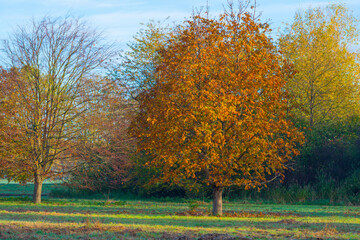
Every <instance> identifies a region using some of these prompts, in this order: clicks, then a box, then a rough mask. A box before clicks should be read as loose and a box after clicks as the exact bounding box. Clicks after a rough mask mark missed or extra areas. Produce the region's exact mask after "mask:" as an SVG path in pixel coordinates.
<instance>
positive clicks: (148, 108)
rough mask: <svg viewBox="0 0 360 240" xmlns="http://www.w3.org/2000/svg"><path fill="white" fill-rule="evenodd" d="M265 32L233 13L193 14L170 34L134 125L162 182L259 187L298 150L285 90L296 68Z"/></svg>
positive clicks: (250, 18) (246, 15)
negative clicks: (284, 57)
mask: <svg viewBox="0 0 360 240" xmlns="http://www.w3.org/2000/svg"><path fill="white" fill-rule="evenodd" d="M268 32H269V28H268V25H267V24H263V23H260V22H259V21H258V20H256V19H255V18H254V17H253V16H252V15H251V14H249V13H238V14H234V13H233V12H232V13H229V14H228V13H225V14H223V15H221V16H220V17H219V18H218V19H210V18H208V17H203V16H202V15H195V16H193V17H192V19H191V20H188V21H186V22H185V24H184V25H182V26H180V27H179V28H178V29H177V30H175V31H174V32H173V33H172V35H171V37H170V39H169V40H168V44H166V46H167V47H166V48H164V49H162V50H160V58H161V59H162V60H161V62H160V63H159V65H158V66H157V70H156V84H155V85H154V86H153V87H152V88H151V89H149V90H147V91H144V92H143V93H142V94H141V95H140V97H139V104H140V109H141V111H140V113H139V116H138V118H137V121H136V123H135V124H134V128H133V132H134V133H135V134H136V135H137V137H139V151H145V152H147V153H148V154H149V155H151V156H152V160H151V161H150V162H149V163H148V164H149V165H152V166H156V167H158V168H160V169H162V171H163V174H162V178H161V180H162V181H168V182H173V183H178V184H180V183H184V180H186V179H194V180H196V181H199V182H202V183H205V184H207V185H210V186H213V187H214V188H222V187H227V186H231V185H238V186H245V187H246V188H250V187H258V186H260V185H262V184H264V183H266V182H267V180H268V178H269V177H274V176H282V174H283V171H284V169H285V168H286V163H287V162H288V161H289V160H290V159H291V158H292V157H293V156H294V155H297V154H298V153H299V152H298V150H297V149H296V146H297V145H298V144H299V143H302V141H303V135H302V133H300V132H299V131H298V130H297V129H296V128H295V127H294V126H293V124H292V123H291V122H290V121H289V120H288V119H287V112H288V111H287V99H288V95H287V93H286V92H285V91H284V86H285V79H286V78H289V77H291V75H292V70H291V68H290V66H289V65H288V64H287V63H286V62H285V61H284V60H283V59H282V58H281V57H280V55H279V53H278V52H277V50H276V48H275V46H274V45H273V43H272V42H271V39H270V38H268V37H267V35H266V34H267V33H268Z"/></svg>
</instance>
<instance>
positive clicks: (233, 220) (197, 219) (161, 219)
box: [0, 210, 360, 229]
mask: <svg viewBox="0 0 360 240" xmlns="http://www.w3.org/2000/svg"><path fill="white" fill-rule="evenodd" d="M14 218H21V219H34V220H37V219H40V220H48V221H60V222H69V221H70V222H76V221H83V220H84V219H87V218H92V219H97V220H101V221H103V222H106V223H110V222H113V221H120V222H121V221H134V220H136V221H139V222H145V221H152V222H153V223H154V224H161V225H166V224H168V223H171V224H176V225H178V226H179V225H182V226H188V225H193V224H197V223H198V224H202V225H204V224H205V225H237V224H256V223H270V224H281V225H284V224H285V225H297V224H316V223H331V224H335V225H339V224H348V226H350V225H349V224H351V225H353V227H358V228H359V229H360V218H353V217H331V218H325V217H292V216H276V217H275V218H274V217H273V216H268V217H266V216H265V217H222V218H219V217H210V216H209V217H204V216H176V215H172V216H169V215H145V214H101V213H91V214H90V213H86V214H85V213H59V212H42V211H25V212H18V211H7V210H0V219H2V220H6V219H9V220H11V219H14Z"/></svg>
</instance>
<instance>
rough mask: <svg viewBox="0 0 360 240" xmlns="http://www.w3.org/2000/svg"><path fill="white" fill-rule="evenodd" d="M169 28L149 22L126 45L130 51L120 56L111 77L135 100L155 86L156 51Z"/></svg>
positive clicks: (162, 42)
mask: <svg viewBox="0 0 360 240" xmlns="http://www.w3.org/2000/svg"><path fill="white" fill-rule="evenodd" d="M170 31H171V27H169V26H168V25H166V24H165V23H164V22H154V21H149V22H148V23H146V24H144V28H143V29H141V30H140V31H139V32H137V33H136V35H135V36H134V39H133V41H132V42H130V43H129V44H128V47H129V48H130V50H128V51H127V52H125V53H124V54H122V55H121V56H120V60H121V62H120V64H119V65H117V66H115V71H114V75H113V77H114V78H115V79H117V80H118V82H119V83H120V85H121V86H122V87H124V88H125V89H126V90H127V92H126V93H127V94H128V95H129V96H130V97H131V98H133V99H136V97H137V95H138V94H139V93H140V92H141V91H144V90H146V89H149V88H150V87H151V86H153V85H154V84H155V70H156V69H155V68H156V64H157V62H158V61H159V60H160V56H159V54H158V50H159V49H160V48H162V47H164V45H165V44H166V39H167V37H168V36H169V33H170Z"/></svg>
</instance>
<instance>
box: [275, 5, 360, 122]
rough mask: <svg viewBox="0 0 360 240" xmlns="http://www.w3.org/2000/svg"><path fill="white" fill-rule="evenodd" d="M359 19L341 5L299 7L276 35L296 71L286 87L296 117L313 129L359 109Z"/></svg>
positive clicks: (343, 117)
mask: <svg viewBox="0 0 360 240" xmlns="http://www.w3.org/2000/svg"><path fill="white" fill-rule="evenodd" d="M358 23H359V21H358V20H357V19H356V18H354V17H353V16H352V14H351V12H350V11H349V10H348V9H346V8H345V7H344V6H342V5H329V6H327V7H318V8H312V9H308V10H305V11H299V12H298V13H297V14H296V15H295V19H294V22H293V23H292V24H291V25H289V26H288V27H287V28H286V29H285V31H284V32H283V34H282V35H281V37H280V39H279V47H280V49H281V51H282V53H283V55H284V56H285V58H286V59H287V60H288V61H290V62H292V63H293V64H294V67H295V69H296V74H295V76H294V77H293V78H289V81H288V85H287V89H288V91H289V92H291V94H292V95H293V96H294V98H293V104H294V105H296V106H297V107H296V108H294V113H295V115H296V117H297V118H298V119H300V120H302V121H303V122H305V123H306V126H308V127H311V128H315V127H316V126H317V125H319V124H328V123H329V122H331V121H334V120H336V121H339V120H344V119H346V118H347V117H349V116H350V115H354V114H357V113H358V112H359V111H358V109H359V93H360V85H359V82H358V79H359V74H360V65H359V53H358V52H356V50H355V49H356V46H357V44H358V43H359V30H358V27H357V26H358Z"/></svg>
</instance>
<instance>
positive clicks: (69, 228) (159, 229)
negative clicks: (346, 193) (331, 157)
mask: <svg viewBox="0 0 360 240" xmlns="http://www.w3.org/2000/svg"><path fill="white" fill-rule="evenodd" d="M0 227H1V228H4V227H5V228H6V227H7V228H10V229H11V228H13V229H16V231H19V232H21V229H26V231H29V229H37V230H38V231H39V230H42V231H44V232H48V233H56V234H60V235H62V234H63V233H64V232H65V233H68V234H73V233H84V232H98V233H101V232H107V231H110V232H124V231H125V230H129V229H132V230H137V231H140V232H145V233H151V232H153V233H171V234H177V235H182V234H186V235H189V236H200V235H202V234H207V233H220V234H221V233H222V234H230V235H236V236H243V237H249V236H250V237H253V238H254V237H255V238H266V239H268V238H284V237H286V238H298V239H304V238H309V237H315V238H316V237H326V238H327V237H328V238H334V237H336V239H360V235H358V234H354V233H339V232H338V231H337V230H336V229H335V230H334V229H332V228H324V229H320V230H315V231H312V232H311V231H309V230H308V229H301V228H294V229H285V228H272V229H262V228H256V227H248V226H241V227H235V228H232V227H180V226H172V225H154V224H122V223H109V224H105V223H99V222H87V223H49V222H41V221H4V220H0Z"/></svg>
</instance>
